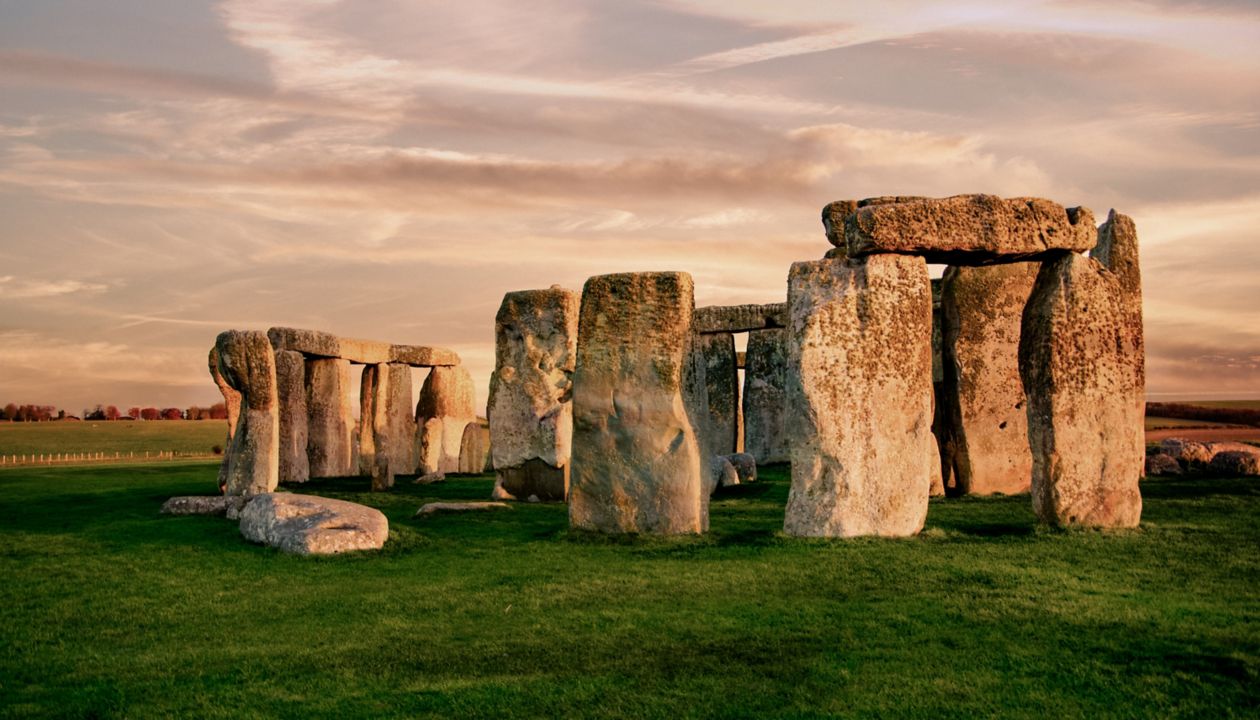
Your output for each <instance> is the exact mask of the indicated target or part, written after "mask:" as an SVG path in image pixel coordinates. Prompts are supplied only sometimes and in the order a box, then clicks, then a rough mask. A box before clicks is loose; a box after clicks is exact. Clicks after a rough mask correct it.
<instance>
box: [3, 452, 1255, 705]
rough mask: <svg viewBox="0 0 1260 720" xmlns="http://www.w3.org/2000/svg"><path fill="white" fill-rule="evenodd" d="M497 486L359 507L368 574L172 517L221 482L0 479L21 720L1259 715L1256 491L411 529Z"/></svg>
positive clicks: (1174, 486)
mask: <svg viewBox="0 0 1260 720" xmlns="http://www.w3.org/2000/svg"><path fill="white" fill-rule="evenodd" d="M491 484H492V483H491V479H490V477H489V476H481V477H476V478H456V479H453V480H451V481H449V482H447V483H445V484H442V485H429V486H415V485H411V484H402V485H400V486H399V487H398V488H397V489H396V490H395V491H394V492H392V493H387V494H376V495H373V494H369V493H363V492H361V490H362V489H363V486H364V482H363V481H354V482H351V481H329V482H323V483H318V484H316V485H313V486H310V487H307V488H304V489H303V491H308V492H309V491H317V492H319V493H321V494H327V495H332V496H336V497H341V498H345V499H350V500H355V501H358V502H364V503H367V504H370V505H373V506H376V507H379V508H380V509H381V510H383V511H384V512H385V513H386V514H387V515H388V516H389V519H390V524H391V530H390V540H389V542H388V544H387V545H386V547H385V549H384V550H383V551H382V552H380V553H377V554H366V555H357V556H342V557H333V558H299V557H291V556H286V555H283V554H280V553H278V552H276V551H274V550H271V549H268V548H263V547H258V546H254V545H250V544H247V543H246V542H244V541H243V540H242V539H241V537H240V535H239V533H238V532H237V529H236V526H235V524H234V523H232V522H229V521H227V520H224V519H221V518H203V517H164V516H160V515H158V512H157V511H158V507H159V506H160V505H161V503H162V501H163V500H164V499H165V498H167V497H169V496H171V495H179V494H204V493H207V492H209V491H212V490H213V489H214V486H215V467H214V466H213V465H212V464H207V463H202V464H195V465H194V464H186V465H174V466H161V467H154V466H137V467H129V468H128V467H112V468H54V469H29V470H10V471H7V472H5V473H0V510H2V511H3V513H4V517H5V522H4V523H3V525H2V526H0V572H2V573H3V577H4V579H5V582H3V583H0V627H2V628H3V637H2V638H0V640H2V641H3V642H2V643H0V644H2V645H3V650H2V651H0V658H2V659H0V716H6V717H26V716H65V717H170V716H184V717H210V718H216V717H302V718H306V717H346V716H369V717H494V718H510V717H560V716H565V717H600V718H669V719H670V720H676V719H678V718H692V717H819V716H875V715H879V716H898V717H923V718H941V717H959V718H962V717H976V716H996V715H1001V716H1014V717H1021V716H1022V717H1037V718H1045V717H1086V716H1089V717H1141V718H1146V717H1168V716H1179V717H1205V718H1227V717H1255V716H1256V713H1257V710H1258V709H1260V554H1258V553H1257V552H1256V548H1257V547H1260V525H1258V524H1257V523H1256V521H1255V518H1256V517H1257V514H1260V483H1258V482H1257V481H1256V480H1254V479H1250V480H1239V479H1216V478H1200V479H1178V480H1158V481H1148V482H1146V483H1144V485H1143V492H1144V495H1145V502H1146V508H1145V512H1144V517H1143V526H1142V528H1141V529H1140V530H1138V531H1128V532H1114V533H1102V532H1092V531H1077V532H1060V531H1050V530H1043V529H1039V528H1038V527H1037V526H1036V525H1035V523H1034V520H1033V517H1032V513H1031V510H1030V508H1029V501H1028V497H1027V496H1018V497H1009V498H1006V497H996V498H970V499H958V500H933V501H932V505H931V511H930V514H929V517H928V527H927V529H926V530H925V531H924V532H923V534H922V535H921V536H919V537H917V538H913V539H904V540H879V539H862V540H850V541H807V540H800V539H793V538H787V537H784V536H782V535H781V534H780V533H779V530H780V528H781V525H782V514H783V505H784V501H785V498H786V495H787V486H788V481H787V475H786V471H785V470H783V469H770V470H768V471H765V472H764V477H763V481H762V482H759V483H757V484H756V485H745V486H741V487H739V488H734V489H733V492H732V493H731V494H729V495H726V496H724V497H722V498H721V499H718V500H716V501H715V502H714V505H713V511H712V532H710V533H709V534H708V535H706V536H703V537H691V538H679V539H659V538H656V539H653V538H616V537H599V536H589V535H585V534H581V533H574V532H570V531H569V530H568V529H567V523H566V512H565V508H564V507H563V506H557V505H519V506H516V507H515V508H514V509H513V510H510V511H500V512H497V513H494V514H491V513H481V514H474V515H451V516H440V517H436V518H430V519H427V520H413V519H411V515H412V514H413V513H414V511H415V510H416V508H417V507H418V506H419V505H420V504H421V503H423V502H426V501H429V500H437V499H457V498H459V499H463V498H467V499H482V498H485V497H486V496H487V495H488V494H489V491H490V488H491Z"/></svg>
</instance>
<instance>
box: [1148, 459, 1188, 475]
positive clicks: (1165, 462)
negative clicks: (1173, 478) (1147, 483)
mask: <svg viewBox="0 0 1260 720" xmlns="http://www.w3.org/2000/svg"><path fill="white" fill-rule="evenodd" d="M1181 473H1182V469H1181V464H1180V463H1178V462H1177V458H1175V457H1173V456H1172V455H1168V454H1165V453H1155V454H1153V455H1147V456H1146V476H1147V477H1155V476H1157V475H1180V474H1181Z"/></svg>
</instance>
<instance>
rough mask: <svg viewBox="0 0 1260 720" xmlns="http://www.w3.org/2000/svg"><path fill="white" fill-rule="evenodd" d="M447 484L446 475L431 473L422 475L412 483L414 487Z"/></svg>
mask: <svg viewBox="0 0 1260 720" xmlns="http://www.w3.org/2000/svg"><path fill="white" fill-rule="evenodd" d="M440 482H446V473H429V474H428V475H421V476H420V477H418V478H416V479H415V480H412V481H411V484H412V485H432V484H433V483H440Z"/></svg>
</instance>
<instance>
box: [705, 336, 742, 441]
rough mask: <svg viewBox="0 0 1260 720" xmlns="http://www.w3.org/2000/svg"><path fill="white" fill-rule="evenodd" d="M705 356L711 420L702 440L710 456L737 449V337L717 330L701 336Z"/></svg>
mask: <svg viewBox="0 0 1260 720" xmlns="http://www.w3.org/2000/svg"><path fill="white" fill-rule="evenodd" d="M699 349H700V354H701V356H702V357H703V358H704V380H705V391H706V392H707V394H708V397H709V401H708V408H707V410H708V413H709V420H708V423H707V427H706V428H705V432H704V433H703V435H702V436H701V439H702V440H703V441H704V443H705V447H704V450H705V453H706V454H708V455H729V454H731V453H733V452H735V451H736V447H737V445H738V444H739V443H738V436H737V433H738V432H739V420H738V416H739V368H737V367H736V366H735V336H734V335H732V334H730V333H714V334H709V335H700V336H699Z"/></svg>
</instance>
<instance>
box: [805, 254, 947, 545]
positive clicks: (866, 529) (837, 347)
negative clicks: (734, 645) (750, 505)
mask: <svg viewBox="0 0 1260 720" xmlns="http://www.w3.org/2000/svg"><path fill="white" fill-rule="evenodd" d="M788 308H789V311H790V313H791V321H792V323H791V326H790V328H789V332H788V349H787V358H788V363H787V364H788V373H787V375H788V386H787V389H788V407H789V411H788V417H789V436H790V437H791V438H792V451H791V456H792V489H791V492H790V493H789V496H788V505H787V511H786V515H785V519H784V531H785V532H787V533H788V534H790V535H804V536H823V537H851V536H856V535H884V536H901V535H913V534H915V533H917V532H919V530H921V529H922V528H923V522H924V520H925V519H926V517H927V508H928V492H929V489H930V486H931V482H932V475H933V474H934V473H935V472H939V471H938V470H937V469H936V467H938V463H939V459H938V455H937V451H936V441H935V439H934V438H933V436H932V432H931V425H932V345H931V332H932V292H931V286H930V284H929V282H928V274H927V264H926V263H925V262H924V261H923V260H922V259H921V258H913V257H906V256H900V255H881V256H875V257H871V258H867V259H865V260H820V261H815V262H798V263H795V264H794V265H793V266H792V270H791V272H790V274H789V275H788Z"/></svg>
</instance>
